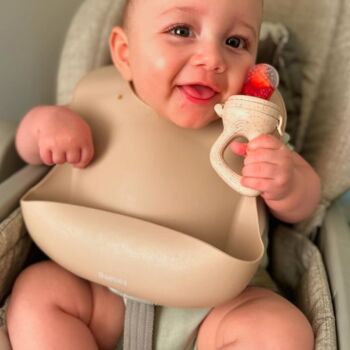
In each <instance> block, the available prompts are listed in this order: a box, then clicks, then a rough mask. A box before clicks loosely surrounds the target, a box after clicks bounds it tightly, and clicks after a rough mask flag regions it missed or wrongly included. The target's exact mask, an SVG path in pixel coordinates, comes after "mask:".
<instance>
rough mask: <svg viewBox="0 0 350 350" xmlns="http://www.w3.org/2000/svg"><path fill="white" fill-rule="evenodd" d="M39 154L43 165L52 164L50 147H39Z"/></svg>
mask: <svg viewBox="0 0 350 350" xmlns="http://www.w3.org/2000/svg"><path fill="white" fill-rule="evenodd" d="M39 154H40V158H41V160H42V162H43V163H44V164H45V165H53V164H54V163H53V160H52V152H51V150H50V149H48V148H45V149H39Z"/></svg>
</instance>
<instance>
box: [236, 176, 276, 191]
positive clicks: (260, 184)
mask: <svg viewBox="0 0 350 350" xmlns="http://www.w3.org/2000/svg"><path fill="white" fill-rule="evenodd" d="M241 184H242V185H243V186H245V187H249V188H252V189H253V190H257V191H259V192H262V193H264V192H269V191H270V190H271V188H272V180H271V179H259V178H256V177H242V179H241Z"/></svg>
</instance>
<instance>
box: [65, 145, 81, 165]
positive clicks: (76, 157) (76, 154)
mask: <svg viewBox="0 0 350 350" xmlns="http://www.w3.org/2000/svg"><path fill="white" fill-rule="evenodd" d="M80 158H81V150H80V149H76V150H70V151H68V152H67V153H66V159H67V163H70V164H75V163H79V161H80Z"/></svg>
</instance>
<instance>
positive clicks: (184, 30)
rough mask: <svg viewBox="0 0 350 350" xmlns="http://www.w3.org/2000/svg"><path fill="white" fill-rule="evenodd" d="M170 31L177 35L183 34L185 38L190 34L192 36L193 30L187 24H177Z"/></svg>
mask: <svg viewBox="0 0 350 350" xmlns="http://www.w3.org/2000/svg"><path fill="white" fill-rule="evenodd" d="M169 33H170V34H173V35H176V36H182V37H185V38H188V37H190V36H192V30H191V28H190V27H189V26H187V25H183V24H181V25H176V26H174V27H172V28H170V29H169Z"/></svg>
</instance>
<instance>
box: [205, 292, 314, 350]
mask: <svg viewBox="0 0 350 350" xmlns="http://www.w3.org/2000/svg"><path fill="white" fill-rule="evenodd" d="M205 343H206V344H210V343H211V344H212V345H211V347H206V346H204V344H205ZM198 344H199V345H201V344H202V345H203V346H202V347H201V346H199V349H232V350H235V349H237V350H238V349H261V350H264V349H269V350H274V349H276V350H280V349H284V350H299V349H303V350H312V349H313V346H314V345H313V344H314V335H313V332H312V328H311V326H310V324H309V322H308V321H307V319H306V317H305V316H304V315H303V314H302V312H301V311H300V310H298V309H297V308H296V307H295V306H294V305H292V304H291V303H289V302H288V301H287V300H286V299H284V298H282V297H281V296H279V295H277V294H275V293H273V292H271V291H268V290H263V289H260V288H249V289H247V291H245V292H243V293H242V294H241V295H240V296H239V297H238V298H236V299H235V300H233V301H231V302H229V303H227V304H225V305H222V306H220V307H218V308H216V309H214V310H213V311H212V313H211V314H209V316H208V317H207V319H206V320H205V321H204V322H203V325H202V327H201V329H200V333H199V338H198Z"/></svg>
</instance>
